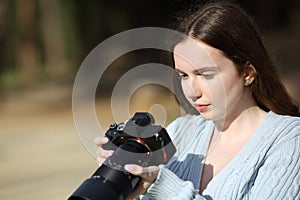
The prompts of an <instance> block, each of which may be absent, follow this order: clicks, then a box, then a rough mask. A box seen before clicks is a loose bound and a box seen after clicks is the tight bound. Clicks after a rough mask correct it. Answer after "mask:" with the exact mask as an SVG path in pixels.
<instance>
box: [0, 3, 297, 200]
mask: <svg viewBox="0 0 300 200" xmlns="http://www.w3.org/2000/svg"><path fill="white" fill-rule="evenodd" d="M199 2H201V1H199ZM238 2H240V3H241V5H242V6H244V7H245V8H246V9H247V10H248V11H249V12H251V13H252V14H253V15H254V16H255V18H256V21H257V22H258V24H259V26H260V27H261V29H262V30H263V34H264V37H265V41H266V44H267V46H268V47H269V49H270V51H271V52H272V53H273V56H274V60H275V63H276V64H277V66H278V68H279V70H280V73H281V75H282V77H283V79H284V81H285V83H286V86H287V88H288V90H289V91H290V93H291V95H292V96H293V97H294V98H295V99H296V101H298V102H300V86H299V79H300V68H299V63H300V55H299V52H300V37H299V35H300V2H299V1H297V0H252V1H246V0H240V1H238ZM190 5H192V3H191V1H188V0H186V1H184V0H143V1H138V0H111V1H105V0H98V1H97V0H86V1H75V0H26V1H25V0H0V52H1V53H0V137H1V138H0V199H9V200H17V199H22V200H32V199H43V200H48V199H49V200H50V199H51V200H53V199H67V197H68V196H69V195H70V194H71V193H72V192H73V191H74V190H75V189H76V188H77V187H78V186H79V185H80V184H81V183H82V181H83V180H84V179H85V178H88V177H89V176H90V175H91V173H92V172H93V171H94V170H95V169H96V167H97V164H96V161H95V159H94V157H93V156H92V155H90V154H89V153H88V152H87V150H86V149H85V147H84V146H83V145H82V143H81V141H80V138H79V137H78V135H77V131H76V127H75V124H74V122H73V116H72V87H73V83H74V80H75V76H76V72H77V70H78V69H79V67H80V65H81V63H82V61H83V60H84V58H85V57H86V56H87V55H88V53H89V52H90V51H91V50H92V49H93V48H94V47H96V46H97V45H98V44H99V43H101V42H102V41H103V40H105V39H107V38H109V37H111V36H113V35H115V34H117V33H120V32H122V31H125V30H128V29H132V28H137V27H145V26H158V27H166V28H169V27H171V26H172V21H173V19H174V16H176V15H177V14H178V13H180V10H182V9H184V8H186V7H189V6H190ZM245 39H246V38H245ZM156 55H158V54H156V53H153V52H151V53H149V52H147V51H142V50H141V51H138V52H133V53H131V54H128V55H126V56H124V57H122V58H120V59H118V60H117V61H116V62H114V63H113V64H112V66H110V67H109V69H108V70H107V72H106V73H105V74H104V76H103V77H102V78H101V80H100V81H101V83H99V87H100V86H101V90H100V92H97V95H96V104H95V107H96V111H97V114H98V115H99V116H101V117H99V123H100V124H101V125H102V126H103V127H106V126H108V125H109V124H110V123H112V122H113V117H112V114H111V104H110V100H111V99H110V97H111V92H112V89H113V87H114V84H115V83H116V81H117V80H118V78H120V77H121V76H122V74H123V73H124V72H126V70H128V69H130V68H131V67H134V66H137V65H139V64H143V63H148V62H153V61H157V62H158V61H159V60H160V59H157V58H156ZM121 101H122V99H121ZM124 101H125V100H124ZM154 104H160V105H162V106H163V107H164V108H165V110H166V112H167V119H166V124H165V125H167V124H168V123H169V122H170V121H171V120H173V119H174V118H175V117H176V116H178V115H180V112H181V111H180V108H179V107H178V105H177V104H176V100H175V99H174V97H173V96H172V94H171V93H170V92H169V91H168V90H166V89H165V88H160V87H158V86H149V85H146V86H144V87H141V88H140V89H139V90H137V91H136V92H135V93H134V95H133V96H132V97H131V99H130V112H131V113H134V112H135V111H147V110H149V108H151V105H154ZM152 108H153V107H152ZM153 111H155V110H153ZM87 120H88V119H87Z"/></svg>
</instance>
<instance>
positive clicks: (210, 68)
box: [175, 66, 218, 74]
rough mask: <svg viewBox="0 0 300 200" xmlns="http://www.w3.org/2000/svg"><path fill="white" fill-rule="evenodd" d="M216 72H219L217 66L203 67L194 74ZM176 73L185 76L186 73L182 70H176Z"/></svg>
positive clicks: (194, 71)
mask: <svg viewBox="0 0 300 200" xmlns="http://www.w3.org/2000/svg"><path fill="white" fill-rule="evenodd" d="M215 70H218V67H217V66H212V67H201V68H199V69H195V70H193V73H199V72H200V73H202V72H205V71H215ZM175 71H177V72H179V73H183V74H185V72H183V71H181V70H180V69H177V68H175Z"/></svg>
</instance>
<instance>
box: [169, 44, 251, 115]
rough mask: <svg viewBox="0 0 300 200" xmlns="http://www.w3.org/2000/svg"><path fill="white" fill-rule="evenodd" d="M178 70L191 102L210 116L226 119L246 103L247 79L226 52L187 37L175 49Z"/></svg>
mask: <svg viewBox="0 0 300 200" xmlns="http://www.w3.org/2000/svg"><path fill="white" fill-rule="evenodd" d="M174 60H175V70H176V71H177V72H178V74H179V77H180V81H181V85H182V89H183V92H184V94H185V96H186V98H187V99H188V100H189V102H190V103H191V104H192V105H193V106H194V107H195V108H196V109H197V110H198V111H199V112H200V114H201V115H202V117H203V118H205V119H208V120H222V119H225V117H228V116H229V115H233V114H235V113H236V112H238V111H239V110H240V109H241V107H243V104H244V102H246V101H244V98H245V87H244V79H243V78H242V77H241V75H239V73H238V72H237V70H236V67H235V64H234V63H233V62H232V61H231V60H230V59H228V58H227V57H225V56H224V55H223V54H222V52H221V51H220V50H218V49H215V48H213V47H211V46H209V45H207V44H205V43H203V42H201V41H199V40H194V39H191V38H189V39H187V40H185V41H183V42H181V43H179V44H177V45H176V47H175V49H174Z"/></svg>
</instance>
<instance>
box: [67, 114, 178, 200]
mask: <svg viewBox="0 0 300 200" xmlns="http://www.w3.org/2000/svg"><path fill="white" fill-rule="evenodd" d="M154 123H155V121H154V118H153V116H152V115H151V114H150V113H146V112H145V113H144V112H137V113H135V115H134V116H133V117H132V118H131V119H129V120H128V121H127V123H120V124H116V123H114V124H111V125H110V127H109V129H108V130H107V132H106V133H105V136H106V137H107V138H108V139H109V142H108V143H107V144H104V145H103V146H102V148H103V149H106V150H114V153H113V154H112V155H111V156H110V157H108V158H107V159H106V160H105V162H104V163H103V164H102V165H101V166H100V167H99V168H98V169H97V171H96V172H95V173H94V174H93V175H92V177H91V178H90V179H87V180H86V181H85V182H84V183H83V184H82V185H81V186H80V187H79V188H78V189H77V190H76V191H75V192H74V193H73V195H72V196H71V197H70V198H69V200H98V199H101V200H124V199H126V197H127V196H128V195H129V194H130V193H131V192H132V191H133V190H134V188H135V187H136V186H137V184H138V183H139V181H140V178H139V177H138V176H134V175H132V174H130V173H128V172H127V171H125V169H124V166H125V165H126V164H137V165H140V166H143V167H147V166H157V165H160V164H166V163H167V162H168V161H169V160H170V158H171V157H172V156H173V155H174V154H175V152H176V148H175V146H174V145H173V143H172V141H171V139H170V137H169V135H168V133H167V131H166V130H165V129H164V128H163V127H161V126H157V125H154Z"/></svg>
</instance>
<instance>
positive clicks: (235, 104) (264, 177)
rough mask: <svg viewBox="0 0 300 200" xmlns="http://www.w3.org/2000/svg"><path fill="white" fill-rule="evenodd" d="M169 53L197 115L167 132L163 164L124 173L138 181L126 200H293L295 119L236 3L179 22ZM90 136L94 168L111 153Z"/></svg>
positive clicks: (299, 176)
mask: <svg viewBox="0 0 300 200" xmlns="http://www.w3.org/2000/svg"><path fill="white" fill-rule="evenodd" d="M181 22H182V23H181V24H180V25H179V27H178V30H179V31H180V32H183V33H185V34H186V35H188V39H185V40H183V41H180V42H179V43H178V44H177V45H176V46H175V48H174V57H173V58H174V64H175V70H176V71H177V72H178V77H179V78H180V81H179V82H180V84H181V87H182V91H183V93H184V96H185V97H186V99H187V100H188V101H189V103H190V104H191V105H192V106H193V107H194V108H195V109H196V110H197V111H198V112H199V113H200V115H186V116H184V117H181V118H178V119H176V120H175V121H174V122H173V123H171V124H170V125H169V127H168V128H167V130H168V132H169V134H170V136H171V137H172V139H173V142H174V144H175V145H176V148H177V153H176V155H175V156H174V158H173V159H172V160H171V161H170V162H169V163H168V165H166V166H164V167H161V168H158V167H149V168H142V167H139V166H137V165H126V166H125V169H126V170H127V171H129V172H130V173H132V174H135V175H138V176H141V177H142V181H141V183H140V184H139V187H138V188H137V189H136V190H135V191H134V192H133V194H132V195H130V197H128V199H133V198H134V197H136V196H138V195H140V194H144V195H145V197H144V198H145V199H148V197H149V198H150V199H161V200H168V199H176V200H178V199H185V200H186V199H214V200H217V199H222V200H223V199H261V200H264V199H265V200H266V199H300V189H299V188H300V161H299V159H300V118H299V116H300V114H299V107H298V106H297V105H296V104H294V103H293V101H292V100H291V98H290V97H289V95H288V94H287V92H286V90H285V88H284V86H283V84H282V82H281V81H280V79H279V78H278V74H277V73H276V72H275V71H276V70H275V69H274V66H273V63H272V62H271V60H270V58H269V55H268V53H267V51H266V48H265V46H264V44H263V42H262V40H261V37H260V35H259V31H258V29H257V28H256V26H255V23H254V21H253V20H252V19H251V17H250V16H249V15H248V14H247V13H246V12H245V11H243V9H241V8H240V7H239V6H238V5H236V4H234V3H230V2H225V1H217V2H211V3H207V4H205V5H204V6H202V7H201V8H200V9H197V10H196V11H195V12H194V13H192V14H189V15H188V16H187V17H185V18H184V19H182V20H181ZM106 141H107V140H106V139H104V138H97V139H96V141H95V142H96V144H97V145H98V146H99V154H98V155H99V158H98V161H99V163H102V161H103V160H104V159H105V158H106V157H107V156H108V155H109V154H110V153H111V152H108V151H104V150H103V149H102V148H101V145H102V144H104V143H105V142H106Z"/></svg>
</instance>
